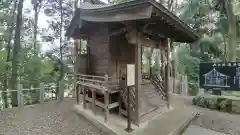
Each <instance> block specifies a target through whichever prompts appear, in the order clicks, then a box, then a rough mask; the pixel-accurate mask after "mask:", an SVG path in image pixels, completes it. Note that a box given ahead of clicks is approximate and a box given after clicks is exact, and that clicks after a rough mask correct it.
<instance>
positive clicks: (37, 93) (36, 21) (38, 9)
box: [31, 0, 41, 103]
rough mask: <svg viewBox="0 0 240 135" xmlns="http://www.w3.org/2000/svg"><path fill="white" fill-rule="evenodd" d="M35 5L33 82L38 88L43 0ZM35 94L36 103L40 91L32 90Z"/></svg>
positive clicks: (37, 0) (37, 1)
mask: <svg viewBox="0 0 240 135" xmlns="http://www.w3.org/2000/svg"><path fill="white" fill-rule="evenodd" d="M33 7H34V29H33V30H34V32H33V49H34V58H35V60H36V61H35V63H34V71H36V74H35V79H36V80H35V81H34V83H33V87H34V88H37V87H39V84H40V82H39V79H38V75H39V72H40V70H39V61H38V60H37V58H38V51H39V50H38V48H39V47H38V46H37V33H38V16H39V11H40V8H41V1H40V0H36V3H34V5H33ZM31 93H32V94H33V95H35V96H36V97H37V98H36V101H34V102H35V103H38V101H39V97H40V96H39V94H40V93H39V91H32V92H31Z"/></svg>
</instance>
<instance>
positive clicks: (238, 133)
mask: <svg viewBox="0 0 240 135" xmlns="http://www.w3.org/2000/svg"><path fill="white" fill-rule="evenodd" d="M171 97H174V99H175V100H176V101H175V102H180V101H183V103H184V104H185V105H187V106H189V107H191V108H192V110H195V111H197V112H199V113H200V116H199V118H197V119H196V120H195V121H193V122H192V125H196V126H200V127H203V128H206V129H211V130H214V131H217V132H221V133H225V134H230V135H240V115H237V114H229V113H225V112H218V111H213V110H210V109H206V108H202V107H198V106H194V105H192V98H193V97H181V96H177V95H171Z"/></svg>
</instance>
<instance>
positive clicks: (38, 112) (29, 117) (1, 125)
mask: <svg viewBox="0 0 240 135" xmlns="http://www.w3.org/2000/svg"><path fill="white" fill-rule="evenodd" d="M74 103H75V100H65V101H62V102H57V101H51V102H49V103H45V104H44V105H35V106H27V107H24V108H13V109H6V110H3V111H2V112H0V135H107V134H105V133H103V132H101V131H100V130H99V129H97V128H96V127H93V126H92V125H91V123H90V122H88V121H87V120H86V119H84V118H83V117H81V116H78V115H76V113H75V112H74V111H73V104H74Z"/></svg>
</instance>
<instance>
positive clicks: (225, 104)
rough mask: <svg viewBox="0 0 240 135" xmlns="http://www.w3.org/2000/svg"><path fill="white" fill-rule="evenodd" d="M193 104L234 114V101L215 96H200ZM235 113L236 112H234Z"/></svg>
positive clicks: (195, 98) (194, 99)
mask: <svg viewBox="0 0 240 135" xmlns="http://www.w3.org/2000/svg"><path fill="white" fill-rule="evenodd" d="M192 103H193V104H194V105H197V106H201V107H204V108H209V109H213V110H219V111H223V112H232V111H233V110H232V99H230V98H225V97H222V96H214V95H207V94H204V95H198V96H196V97H194V98H193V100H192ZM234 111H235V110H234Z"/></svg>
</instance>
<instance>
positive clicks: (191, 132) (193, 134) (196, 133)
mask: <svg viewBox="0 0 240 135" xmlns="http://www.w3.org/2000/svg"><path fill="white" fill-rule="evenodd" d="M183 135H227V134H223V133H220V132H216V131H213V130H209V129H205V128H202V127H199V126H194V125H190V126H189V127H188V128H187V130H186V131H185V132H184V133H183Z"/></svg>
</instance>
